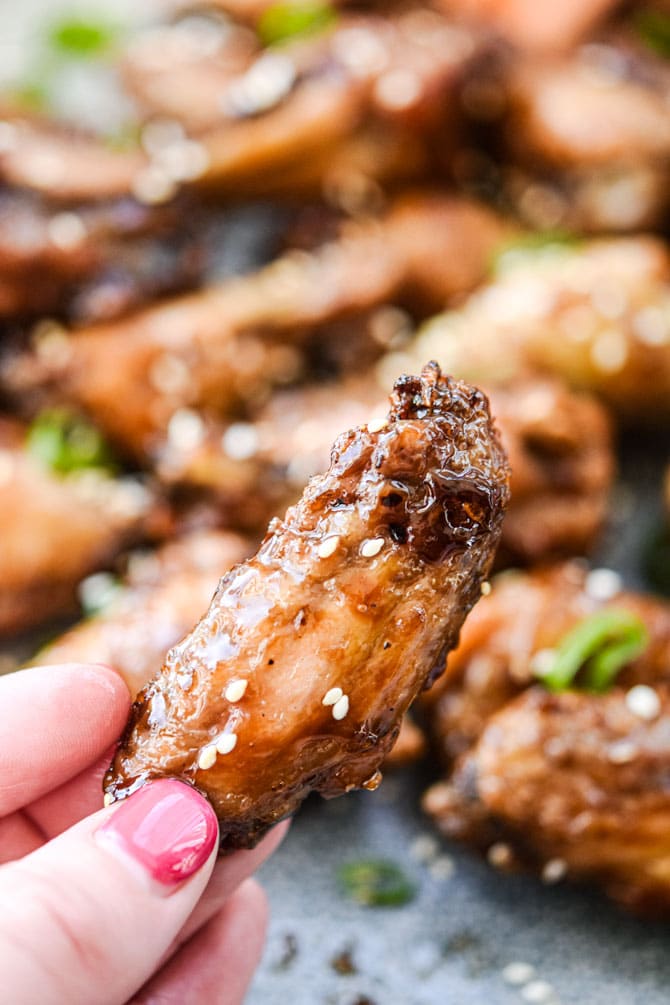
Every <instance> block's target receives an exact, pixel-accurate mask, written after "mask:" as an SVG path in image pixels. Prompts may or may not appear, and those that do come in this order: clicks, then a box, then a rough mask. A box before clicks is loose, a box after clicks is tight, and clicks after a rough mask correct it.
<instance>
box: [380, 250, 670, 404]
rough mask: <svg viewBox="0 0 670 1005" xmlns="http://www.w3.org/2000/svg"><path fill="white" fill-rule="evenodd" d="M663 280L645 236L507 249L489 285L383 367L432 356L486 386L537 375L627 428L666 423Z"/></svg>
mask: <svg viewBox="0 0 670 1005" xmlns="http://www.w3.org/2000/svg"><path fill="white" fill-rule="evenodd" d="M669 279H670V260H669V258H668V254H667V250H666V248H665V246H664V245H663V244H662V242H660V241H657V240H655V239H654V238H650V237H636V238H618V239H610V240H597V241H596V240H594V241H586V242H583V243H581V242H578V243H576V244H560V243H557V244H553V245H552V244H549V245H548V246H547V247H545V248H539V249H538V248H536V249H534V250H529V249H528V248H526V249H525V250H524V249H523V248H521V247H518V248H517V249H516V250H515V249H514V248H510V250H509V251H508V252H507V253H503V254H502V255H501V258H500V261H499V265H498V271H497V274H496V276H495V277H494V279H493V281H492V282H491V283H489V284H488V285H486V286H483V287H481V289H480V290H478V291H477V292H476V293H475V294H473V295H472V296H471V297H470V299H469V300H468V301H467V302H466V303H465V304H464V305H463V307H462V308H460V309H459V310H458V311H454V312H451V313H449V314H445V315H442V316H441V317H439V318H436V319H434V320H432V321H431V322H429V323H428V325H426V327H425V328H424V330H423V332H422V333H420V334H419V337H418V338H417V339H416V341H415V342H414V343H413V344H412V346H411V348H410V351H409V352H407V353H404V354H400V355H398V356H391V357H390V359H389V362H388V365H389V367H390V368H391V369H395V370H397V369H404V368H408V367H411V366H412V362H413V360H414V359H420V358H426V357H427V356H430V357H434V358H435V359H438V360H439V361H440V364H441V365H442V366H443V367H444V368H445V369H447V370H449V372H450V373H457V374H458V375H459V376H462V377H463V378H464V379H468V380H476V381H481V382H483V383H484V384H487V383H490V382H503V381H504V380H506V379H509V378H511V377H512V376H515V375H518V374H520V373H521V374H523V373H524V372H527V371H528V370H529V369H531V370H533V369H535V370H540V371H542V372H545V373H554V374H556V375H558V376H561V377H563V378H564V379H565V380H566V381H567V382H568V383H569V384H571V385H573V386H575V387H580V388H584V389H586V390H590V391H593V392H594V393H596V394H597V395H599V396H601V397H602V398H603V399H604V400H605V401H606V402H607V403H608V404H609V405H611V406H612V407H613V408H614V409H615V410H616V411H617V413H618V414H619V415H620V416H621V418H622V419H624V420H627V421H634V422H640V423H645V422H646V423H652V424H654V423H662V422H666V421H667V419H668V417H669V416H670V323H669V321H668V319H669V318H670V282H669Z"/></svg>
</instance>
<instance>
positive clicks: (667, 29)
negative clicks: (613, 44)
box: [633, 10, 670, 59]
mask: <svg viewBox="0 0 670 1005" xmlns="http://www.w3.org/2000/svg"><path fill="white" fill-rule="evenodd" d="M633 24H634V26H635V30H636V31H637V34H638V35H639V37H640V38H641V39H642V41H643V42H644V43H645V45H647V46H649V48H650V49H653V50H654V52H656V53H658V55H659V56H663V57H665V59H670V16H669V15H668V14H664V13H663V12H662V11H660V10H641V11H638V13H637V14H636V15H635V17H634V19H633Z"/></svg>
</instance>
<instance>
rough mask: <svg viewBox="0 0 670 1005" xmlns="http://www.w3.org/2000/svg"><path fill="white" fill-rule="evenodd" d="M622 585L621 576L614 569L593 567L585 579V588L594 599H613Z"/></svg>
mask: <svg viewBox="0 0 670 1005" xmlns="http://www.w3.org/2000/svg"><path fill="white" fill-rule="evenodd" d="M622 585H623V584H622V581H621V576H620V575H619V573H618V572H615V571H614V569H593V570H592V571H591V572H589V574H588V576H587V577H586V579H585V580H584V590H585V591H586V593H587V594H588V596H589V597H591V598H592V599H593V600H611V599H612V597H615V596H616V595H617V593H619V592H620V591H621V587H622Z"/></svg>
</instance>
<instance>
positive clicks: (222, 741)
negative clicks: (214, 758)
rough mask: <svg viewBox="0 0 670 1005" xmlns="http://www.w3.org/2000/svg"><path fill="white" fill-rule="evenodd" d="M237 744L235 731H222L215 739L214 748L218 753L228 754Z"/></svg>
mask: <svg viewBox="0 0 670 1005" xmlns="http://www.w3.org/2000/svg"><path fill="white" fill-rule="evenodd" d="M236 746H237V733H222V734H221V736H220V737H219V739H218V740H217V741H216V749H217V750H218V752H219V753H220V754H229V753H230V752H231V750H234V749H235V747H236Z"/></svg>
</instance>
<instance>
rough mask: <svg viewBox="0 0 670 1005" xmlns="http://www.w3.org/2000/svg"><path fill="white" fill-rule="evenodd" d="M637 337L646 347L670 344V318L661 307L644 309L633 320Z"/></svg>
mask: <svg viewBox="0 0 670 1005" xmlns="http://www.w3.org/2000/svg"><path fill="white" fill-rule="evenodd" d="M632 328H633V332H634V334H635V337H636V338H637V339H638V341H639V342H642V343H644V345H650V346H658V345H666V344H667V343H668V342H670V317H669V316H668V314H667V313H666V312H665V311H663V310H661V308H660V307H644V308H643V309H642V310H641V311H638V312H637V314H636V315H635V317H634V318H633V320H632Z"/></svg>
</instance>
